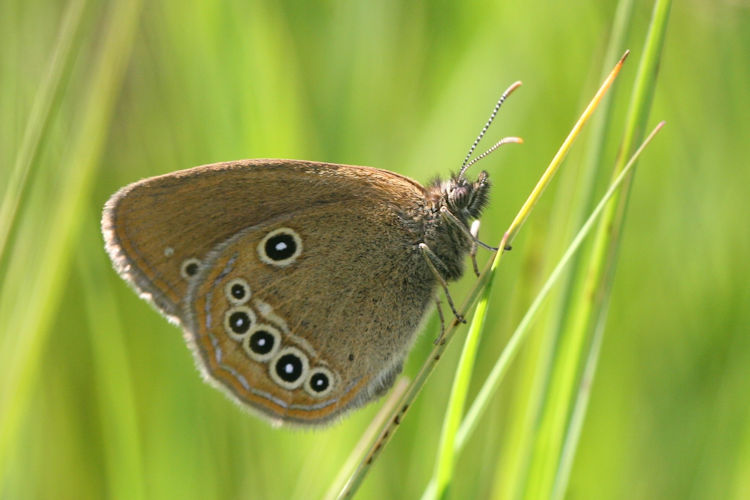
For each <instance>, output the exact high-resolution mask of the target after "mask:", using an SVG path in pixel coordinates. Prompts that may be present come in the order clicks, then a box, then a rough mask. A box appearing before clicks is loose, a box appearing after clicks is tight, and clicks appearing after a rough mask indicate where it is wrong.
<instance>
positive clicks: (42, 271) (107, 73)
mask: <svg viewBox="0 0 750 500" xmlns="http://www.w3.org/2000/svg"><path fill="white" fill-rule="evenodd" d="M139 12H140V2H139V1H120V2H117V3H114V4H112V7H111V9H110V12H109V15H110V17H109V20H108V23H107V25H106V29H105V30H104V31H103V33H106V38H104V39H103V40H102V41H101V47H100V50H99V51H98V54H97V59H96V61H95V63H94V65H93V69H92V73H91V77H90V80H89V82H90V86H89V92H88V93H87V94H86V99H85V103H84V105H83V106H82V112H81V115H80V117H81V118H80V122H79V123H78V128H77V130H76V136H75V139H74V142H73V145H72V147H71V149H70V150H69V154H67V155H66V156H65V157H64V158H63V160H62V161H61V166H60V171H61V172H64V179H63V181H62V185H60V186H59V187H58V189H57V196H56V198H55V199H54V200H53V201H52V202H51V203H50V205H49V206H46V207H44V209H43V210H37V216H38V218H39V219H40V220H39V221H30V222H29V224H27V225H26V226H25V227H22V228H20V229H19V234H18V238H17V240H16V244H17V249H16V250H17V251H14V253H13V255H11V260H10V261H9V266H8V269H9V271H8V274H7V276H6V277H5V282H4V284H3V285H4V286H3V289H2V292H1V295H0V331H2V332H23V335H13V336H9V335H5V336H4V338H3V339H2V341H3V346H2V347H3V349H2V357H3V361H4V362H3V363H2V367H1V368H0V370H2V373H0V381H2V387H0V474H3V472H4V471H5V470H6V466H5V464H6V462H7V460H8V459H9V454H10V452H11V449H12V447H13V444H14V438H15V436H16V435H17V433H16V430H17V428H18V426H19V422H20V420H21V417H22V415H23V413H24V411H25V409H26V406H27V402H28V399H29V394H30V392H31V389H32V387H33V385H34V382H35V380H36V378H37V375H38V370H39V368H40V367H39V366H38V360H39V358H40V355H41V352H42V348H43V346H44V341H45V340H46V338H47V335H48V333H49V328H50V325H51V323H52V320H53V315H54V314H55V310H56V307H57V304H58V302H59V299H60V297H61V294H62V293H63V291H64V280H65V278H66V277H67V275H68V272H69V266H70V262H71V255H72V252H73V248H74V245H75V243H76V236H77V234H78V232H79V230H80V226H81V224H80V221H81V219H82V215H83V213H84V209H85V208H86V204H87V202H88V200H89V194H90V191H91V187H92V184H93V180H94V177H95V173H96V169H97V167H98V166H99V159H100V155H101V152H102V149H103V146H104V142H105V140H106V132H107V130H108V127H107V125H108V124H109V122H110V120H111V117H112V112H113V109H114V104H115V100H116V98H117V95H118V93H119V89H120V84H121V82H122V77H123V74H124V71H125V67H126V63H127V61H128V56H129V54H130V51H131V48H132V43H133V38H134V34H135V29H136V26H137V22H136V21H137V19H138V15H139ZM39 228H43V230H41V231H40V229H39ZM29 245H30V246H31V247H33V248H34V250H38V259H37V260H36V266H35V267H32V268H29V267H28V266H24V265H23V262H25V259H26V258H27V255H25V254H24V253H23V250H22V249H23V248H26V247H28V246H29ZM14 259H19V262H20V263H19V265H14ZM18 297H23V301H24V302H23V304H19V303H18ZM14 304H15V305H14ZM0 484H2V477H0Z"/></svg>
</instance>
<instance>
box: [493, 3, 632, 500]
mask: <svg viewBox="0 0 750 500" xmlns="http://www.w3.org/2000/svg"><path fill="white" fill-rule="evenodd" d="M633 3H634V2H633V0H621V1H619V2H618V4H617V9H616V11H615V15H614V19H613V21H612V28H611V31H610V33H611V34H610V38H609V41H608V47H607V49H606V51H605V56H604V58H603V65H602V70H601V78H602V79H603V78H605V77H606V75H607V72H608V71H609V68H611V65H612V63H613V61H615V60H616V58H617V57H618V56H619V54H620V53H621V52H622V47H623V46H624V45H625V36H626V33H627V31H628V27H629V25H630V19H631V17H632V11H633ZM618 90H619V89H618V88H617V87H615V86H613V88H612V90H611V91H610V92H609V93H608V94H607V96H605V98H604V99H603V100H602V104H601V105H600V111H599V113H597V114H596V115H595V116H594V117H593V118H592V119H591V125H590V130H589V138H588V141H587V142H586V151H585V153H584V157H583V162H582V165H581V175H580V178H579V179H577V182H576V185H575V191H576V198H575V200H567V202H565V203H559V206H560V208H561V210H559V211H557V217H556V219H557V220H556V221H553V222H552V224H557V225H558V226H559V227H561V228H569V229H564V230H561V231H557V234H556V235H554V236H552V238H554V239H553V240H552V241H551V245H550V246H549V247H554V246H555V244H556V242H558V241H565V240H567V239H568V238H569V237H571V236H572V233H573V231H575V228H577V227H580V226H581V224H583V222H584V220H585V218H586V217H587V214H589V213H590V212H591V210H592V209H593V206H594V205H593V203H594V188H595V186H596V183H597V179H599V178H601V177H602V176H604V175H606V173H605V172H603V171H602V169H601V168H599V165H601V164H602V154H603V151H604V147H605V143H606V141H607V137H608V135H609V134H608V130H609V129H610V122H611V120H612V107H613V102H614V99H615V96H616V95H617V92H618ZM589 241H590V240H589ZM589 246H590V244H589ZM585 254H586V252H585V250H584V251H581V252H578V253H577V254H576V255H575V256H574V257H573V261H572V262H571V263H570V266H569V268H568V270H567V271H566V272H565V274H564V275H563V277H562V278H561V283H560V285H559V290H560V292H559V293H558V294H557V296H556V297H554V298H553V299H552V300H551V301H550V306H549V308H548V309H549V313H547V316H546V318H545V319H544V320H540V322H539V324H540V329H541V330H542V332H543V333H542V334H541V335H538V336H532V339H535V341H536V342H537V346H533V347H532V346H530V348H531V349H533V350H534V352H535V353H536V355H535V356H532V359H533V361H531V363H533V366H532V365H531V363H530V364H529V366H528V367H527V369H526V373H527V376H529V377H531V378H532V382H531V391H530V394H529V395H528V400H527V401H526V403H525V404H524V405H523V406H522V407H521V408H519V410H518V411H517V412H516V414H515V418H516V419H517V421H516V422H515V432H516V438H515V440H514V441H515V446H511V447H507V448H506V449H505V450H504V454H505V456H507V461H508V466H506V467H505V470H504V471H503V472H504V474H502V476H503V477H502V478H501V477H500V474H498V480H497V482H496V484H495V495H497V496H498V497H499V498H515V497H516V496H517V495H518V492H519V491H520V490H521V489H522V487H523V486H522V485H523V483H524V481H525V479H524V478H525V476H526V474H527V472H528V466H529V462H530V456H531V451H532V445H533V443H534V435H535V432H536V430H537V428H538V421H539V419H540V415H541V412H542V409H543V407H544V398H545V394H546V390H547V387H548V386H549V383H550V376H551V371H552V359H553V358H554V356H555V351H556V348H557V346H558V338H559V336H560V332H561V330H562V328H563V324H564V318H565V314H566V311H567V310H568V308H569V305H570V302H571V300H572V298H573V296H574V293H575V290H576V282H575V281H574V280H573V278H574V276H575V275H576V274H577V273H578V270H579V269H580V266H581V260H582V258H583V256H584V255H585ZM535 337H537V338H535ZM519 406H520V405H519Z"/></svg>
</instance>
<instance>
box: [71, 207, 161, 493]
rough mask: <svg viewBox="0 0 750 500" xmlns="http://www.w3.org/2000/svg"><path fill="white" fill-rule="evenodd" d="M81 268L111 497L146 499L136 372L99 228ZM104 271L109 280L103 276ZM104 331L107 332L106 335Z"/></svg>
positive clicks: (94, 221)
mask: <svg viewBox="0 0 750 500" xmlns="http://www.w3.org/2000/svg"><path fill="white" fill-rule="evenodd" d="M96 215H97V217H96V218H94V217H91V216H89V217H88V221H89V222H90V223H89V224H87V226H86V227H89V228H93V227H96V226H97V225H98V222H99V217H98V215H99V214H98V213H97V214H96ZM82 243H83V245H82V246H81V248H82V250H83V251H81V252H80V253H79V255H78V259H77V261H78V262H77V264H78V265H77V266H76V267H77V270H78V273H79V274H80V276H81V284H82V288H83V291H84V294H85V296H84V297H83V299H84V301H85V303H86V313H87V319H88V323H89V326H88V330H89V333H90V338H91V347H92V352H93V354H92V358H93V361H94V366H93V376H94V380H95V381H96V384H95V385H96V388H97V389H98V391H97V399H98V403H99V416H100V422H101V426H102V433H103V446H104V453H105V455H104V457H105V464H104V470H105V471H106V475H105V477H106V478H107V480H106V482H105V484H106V487H107V498H112V499H122V500H130V499H133V500H138V499H141V498H145V495H146V494H145V492H146V488H145V484H144V482H145V480H144V475H143V468H144V464H143V463H142V459H141V446H140V432H139V428H138V421H137V412H136V404H135V395H134V388H133V385H132V381H133V377H132V374H131V371H130V364H129V359H128V355H127V346H126V343H125V340H124V336H125V334H124V332H123V331H122V315H121V314H120V312H119V310H118V306H117V301H116V299H115V297H114V293H113V290H114V287H113V286H111V282H112V279H114V278H115V277H114V276H113V275H112V273H111V265H110V263H109V261H108V260H107V258H106V255H105V253H104V252H102V251H99V250H100V245H101V242H100V240H99V234H98V232H95V231H86V232H84V233H83V235H82ZM102 276H108V277H109V278H110V279H106V280H102V279H101V277H102ZM102 332H106V335H104V334H103V333H102Z"/></svg>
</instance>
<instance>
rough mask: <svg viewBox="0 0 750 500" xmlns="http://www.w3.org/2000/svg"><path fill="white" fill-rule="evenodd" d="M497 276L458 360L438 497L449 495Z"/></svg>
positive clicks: (488, 286) (440, 457) (484, 292)
mask: <svg viewBox="0 0 750 500" xmlns="http://www.w3.org/2000/svg"><path fill="white" fill-rule="evenodd" d="M494 276H495V272H493V271H490V277H489V279H488V281H487V284H486V286H485V287H484V288H483V289H482V295H481V297H480V298H479V303H478V304H477V308H476V310H475V311H474V315H473V317H472V320H471V325H470V326H469V333H468V334H467V336H466V340H465V341H464V348H463V351H461V358H460V359H459V362H458V366H457V368H456V375H455V377H454V379H453V387H452V388H451V395H450V399H449V401H448V406H447V408H446V411H445V418H444V420H443V430H442V433H441V436H440V446H439V448H438V458H437V462H436V464H435V474H434V476H433V481H434V482H435V483H436V485H437V490H436V492H435V493H436V498H446V497H447V494H448V488H449V486H450V483H451V480H452V477H453V470H454V460H455V451H454V450H455V440H456V432H457V431H458V427H459V425H460V423H461V416H462V415H463V412H464V406H465V404H466V395H467V393H468V391H469V382H471V374H472V373H473V371H474V362H475V361H476V355H477V348H478V346H479V340H480V339H481V336H482V330H483V329H484V325H485V321H486V319H487V306H488V303H489V298H490V294H491V291H492V282H493V281H494V280H493V278H494Z"/></svg>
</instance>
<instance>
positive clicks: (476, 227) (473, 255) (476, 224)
mask: <svg viewBox="0 0 750 500" xmlns="http://www.w3.org/2000/svg"><path fill="white" fill-rule="evenodd" d="M470 232H471V235H472V236H474V239H473V240H472V242H471V251H470V252H469V257H471V265H472V266H474V274H476V275H477V278H478V277H479V266H478V265H477V249H478V248H479V246H478V245H477V234H479V219H477V220H475V221H474V222H472V223H471V229H470Z"/></svg>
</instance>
